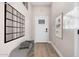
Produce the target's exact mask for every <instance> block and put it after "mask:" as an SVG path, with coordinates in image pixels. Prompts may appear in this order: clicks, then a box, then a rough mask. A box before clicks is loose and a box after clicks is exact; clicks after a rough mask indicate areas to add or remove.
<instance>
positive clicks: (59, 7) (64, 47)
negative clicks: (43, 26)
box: [50, 2, 74, 57]
mask: <svg viewBox="0 0 79 59" xmlns="http://www.w3.org/2000/svg"><path fill="white" fill-rule="evenodd" d="M51 7H52V8H51V12H52V13H51V17H52V18H51V21H50V31H51V32H50V40H51V42H52V44H54V45H55V47H56V49H57V50H58V51H59V53H60V54H61V55H62V56H64V57H72V56H74V29H63V40H62V39H59V38H57V37H56V36H55V19H56V18H57V17H58V15H60V13H61V12H63V13H64V15H65V14H66V13H67V12H69V11H71V10H72V9H73V8H74V3H69V2H54V3H52V6H51Z"/></svg>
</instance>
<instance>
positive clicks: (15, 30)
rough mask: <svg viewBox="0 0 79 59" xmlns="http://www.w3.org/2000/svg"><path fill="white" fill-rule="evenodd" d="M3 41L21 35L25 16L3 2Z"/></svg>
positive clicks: (23, 29)
mask: <svg viewBox="0 0 79 59" xmlns="http://www.w3.org/2000/svg"><path fill="white" fill-rule="evenodd" d="M4 6H5V12H4V13H5V23H4V24H5V41H4V42H5V43H7V42H10V41H12V40H15V39H18V38H20V37H23V36H24V35H25V34H24V33H25V23H24V22H25V16H24V15H23V14H21V13H20V12H19V11H17V10H16V9H15V8H14V7H12V6H11V5H10V4H8V3H6V2H5V5H4Z"/></svg>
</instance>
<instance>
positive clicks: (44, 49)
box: [34, 43, 58, 57]
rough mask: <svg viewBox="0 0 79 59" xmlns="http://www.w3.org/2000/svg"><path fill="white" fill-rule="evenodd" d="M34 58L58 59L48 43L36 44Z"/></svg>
mask: <svg viewBox="0 0 79 59" xmlns="http://www.w3.org/2000/svg"><path fill="white" fill-rule="evenodd" d="M34 56H35V57H58V54H57V53H56V51H55V50H54V48H53V47H52V45H51V44H49V43H36V44H35V47H34Z"/></svg>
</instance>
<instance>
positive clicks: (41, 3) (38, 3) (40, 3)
mask: <svg viewBox="0 0 79 59" xmlns="http://www.w3.org/2000/svg"><path fill="white" fill-rule="evenodd" d="M31 4H32V5H51V2H31Z"/></svg>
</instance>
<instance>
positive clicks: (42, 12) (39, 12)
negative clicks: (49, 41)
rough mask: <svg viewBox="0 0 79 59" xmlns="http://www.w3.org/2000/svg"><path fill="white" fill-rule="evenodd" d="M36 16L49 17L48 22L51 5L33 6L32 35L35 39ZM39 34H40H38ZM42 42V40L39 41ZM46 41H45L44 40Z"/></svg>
mask: <svg viewBox="0 0 79 59" xmlns="http://www.w3.org/2000/svg"><path fill="white" fill-rule="evenodd" d="M35 16H48V18H49V19H48V21H49V20H50V5H33V6H32V22H33V25H32V30H33V31H32V34H33V37H32V38H33V39H35V35H36V34H35V31H36V30H35V29H36V27H35ZM37 33H38V32H37ZM38 41H40V40H38ZM43 41H44V40H43Z"/></svg>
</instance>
